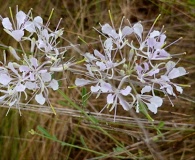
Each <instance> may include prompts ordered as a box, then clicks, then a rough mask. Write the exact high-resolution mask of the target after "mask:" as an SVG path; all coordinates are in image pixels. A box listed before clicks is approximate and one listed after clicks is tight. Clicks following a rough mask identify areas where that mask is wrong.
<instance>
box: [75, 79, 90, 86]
mask: <svg viewBox="0 0 195 160" xmlns="http://www.w3.org/2000/svg"><path fill="white" fill-rule="evenodd" d="M90 82H91V81H90V80H86V79H83V78H77V79H76V80H75V85H76V86H84V85H87V84H89V83H90Z"/></svg>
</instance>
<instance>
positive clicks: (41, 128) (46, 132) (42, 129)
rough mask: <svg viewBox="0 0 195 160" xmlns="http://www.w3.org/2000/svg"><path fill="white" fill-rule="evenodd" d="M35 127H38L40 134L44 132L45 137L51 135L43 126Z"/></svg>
mask: <svg viewBox="0 0 195 160" xmlns="http://www.w3.org/2000/svg"><path fill="white" fill-rule="evenodd" d="M37 129H38V130H39V131H40V132H41V133H42V134H44V135H45V136H47V137H52V136H51V134H50V133H49V132H48V131H47V130H46V129H45V128H43V127H41V126H37Z"/></svg>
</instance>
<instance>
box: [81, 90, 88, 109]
mask: <svg viewBox="0 0 195 160" xmlns="http://www.w3.org/2000/svg"><path fill="white" fill-rule="evenodd" d="M82 105H83V106H86V105H87V89H86V88H85V87H83V88H82Z"/></svg>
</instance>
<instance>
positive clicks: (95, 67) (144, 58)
mask: <svg viewBox="0 0 195 160" xmlns="http://www.w3.org/2000/svg"><path fill="white" fill-rule="evenodd" d="M143 32H144V30H143V26H142V24H141V23H140V22H138V23H136V24H134V25H133V26H132V25H131V24H130V23H129V25H127V26H124V27H123V28H122V27H121V26H120V28H119V30H118V31H117V30H116V29H115V28H114V27H112V26H110V25H109V24H108V23H106V24H104V25H101V31H99V33H101V35H103V36H104V37H106V38H105V40H102V39H101V44H102V48H103V49H102V50H103V51H101V52H100V51H98V50H96V49H95V50H94V52H93V53H88V52H87V53H85V55H84V56H85V58H86V64H85V66H86V75H85V76H86V78H77V79H76V81H75V85H76V86H85V85H90V86H91V87H90V92H91V93H93V94H97V97H96V98H98V97H99V96H100V94H104V96H106V97H107V98H106V100H107V103H106V105H105V107H104V108H103V109H102V111H103V110H104V109H105V108H106V107H107V108H108V107H110V111H112V110H113V109H115V114H116V109H117V106H118V105H121V106H122V108H123V109H124V110H130V109H131V108H132V107H135V108H136V112H140V111H142V112H144V113H145V114H147V112H146V109H145V108H146V106H147V108H148V109H149V110H150V111H151V112H153V113H154V114H156V113H157V109H158V107H160V106H162V104H163V98H162V96H159V95H162V94H164V95H167V96H175V97H176V96H177V94H178V93H182V92H183V89H182V87H181V85H180V84H176V83H174V82H173V81H172V80H174V79H175V78H178V77H181V76H183V75H186V74H187V72H186V70H185V69H184V68H183V67H176V63H175V62H173V61H171V54H170V53H168V52H167V51H166V50H165V49H166V46H165V44H166V42H165V39H166V35H165V34H164V33H163V32H162V31H157V30H154V29H153V27H152V28H151V29H150V32H149V33H148V35H147V36H145V38H144V34H143ZM134 39H136V40H137V42H134V41H133V40H134ZM138 86H139V87H138ZM156 91H158V92H156ZM159 92H162V94H161V93H160V94H156V93H159ZM170 101H171V100H170ZM171 103H172V102H171ZM172 104H173V103H172Z"/></svg>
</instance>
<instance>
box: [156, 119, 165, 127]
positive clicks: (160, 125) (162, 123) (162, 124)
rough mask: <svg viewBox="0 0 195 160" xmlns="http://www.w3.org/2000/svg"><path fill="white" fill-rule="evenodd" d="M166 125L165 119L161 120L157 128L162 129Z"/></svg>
mask: <svg viewBox="0 0 195 160" xmlns="http://www.w3.org/2000/svg"><path fill="white" fill-rule="evenodd" d="M164 125H165V123H164V122H163V121H160V123H159V124H158V126H157V128H158V129H161V128H163V127H164Z"/></svg>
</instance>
